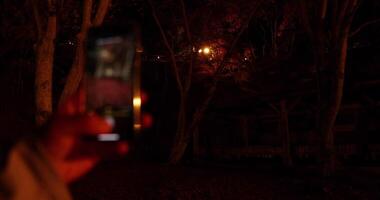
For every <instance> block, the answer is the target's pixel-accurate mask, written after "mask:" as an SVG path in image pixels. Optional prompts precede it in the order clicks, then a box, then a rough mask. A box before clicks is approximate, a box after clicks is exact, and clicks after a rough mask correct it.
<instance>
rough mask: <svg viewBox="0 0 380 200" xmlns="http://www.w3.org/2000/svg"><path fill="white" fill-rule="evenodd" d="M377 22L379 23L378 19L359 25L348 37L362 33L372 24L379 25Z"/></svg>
mask: <svg viewBox="0 0 380 200" xmlns="http://www.w3.org/2000/svg"><path fill="white" fill-rule="evenodd" d="M379 22H380V19H374V20H371V21H368V22H366V23H364V24H362V25H360V26H359V27H358V28H357V29H355V31H352V32H351V33H350V37H353V36H355V35H356V34H358V33H359V32H360V31H362V30H363V29H364V28H366V27H367V26H369V25H372V24H376V23H379Z"/></svg>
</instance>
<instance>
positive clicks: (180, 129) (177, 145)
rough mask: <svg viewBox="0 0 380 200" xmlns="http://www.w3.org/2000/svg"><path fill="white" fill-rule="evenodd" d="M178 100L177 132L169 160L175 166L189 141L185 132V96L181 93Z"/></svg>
mask: <svg viewBox="0 0 380 200" xmlns="http://www.w3.org/2000/svg"><path fill="white" fill-rule="evenodd" d="M180 98H181V100H180V104H179V111H178V121H177V131H176V135H175V138H174V143H173V147H172V151H171V154H170V158H169V163H170V164H177V163H179V162H180V161H181V159H182V157H183V155H184V153H185V150H186V148H187V145H188V139H189V138H188V135H187V133H188V131H187V130H186V106H187V105H186V94H185V93H183V92H182V93H181V95H180Z"/></svg>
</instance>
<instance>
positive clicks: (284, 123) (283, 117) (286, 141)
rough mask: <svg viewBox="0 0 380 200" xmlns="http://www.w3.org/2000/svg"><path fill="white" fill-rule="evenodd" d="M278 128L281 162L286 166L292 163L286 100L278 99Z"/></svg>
mask: <svg viewBox="0 0 380 200" xmlns="http://www.w3.org/2000/svg"><path fill="white" fill-rule="evenodd" d="M279 129H280V134H281V138H282V156H283V163H284V165H285V166H286V167H291V166H292V165H293V161H292V157H291V154H290V133H289V120H288V110H287V105H286V100H285V99H282V100H281V101H280V122H279Z"/></svg>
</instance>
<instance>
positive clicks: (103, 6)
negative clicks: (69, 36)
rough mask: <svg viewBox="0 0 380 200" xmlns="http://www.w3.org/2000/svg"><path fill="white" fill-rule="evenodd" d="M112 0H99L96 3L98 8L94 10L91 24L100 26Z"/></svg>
mask: <svg viewBox="0 0 380 200" xmlns="http://www.w3.org/2000/svg"><path fill="white" fill-rule="evenodd" d="M111 2H112V0H101V1H100V2H99V5H98V9H97V10H96V14H95V18H94V19H93V21H92V26H93V27H97V26H100V25H101V24H102V23H103V21H104V18H105V16H106V14H107V12H108V8H109V7H110V5H111Z"/></svg>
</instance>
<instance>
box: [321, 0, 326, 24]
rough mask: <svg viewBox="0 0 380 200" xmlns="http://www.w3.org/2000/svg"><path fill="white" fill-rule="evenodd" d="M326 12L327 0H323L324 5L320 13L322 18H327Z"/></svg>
mask: <svg viewBox="0 0 380 200" xmlns="http://www.w3.org/2000/svg"><path fill="white" fill-rule="evenodd" d="M326 12H327V0H323V2H322V7H321V14H320V17H321V19H322V20H324V19H325V18H326Z"/></svg>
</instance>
